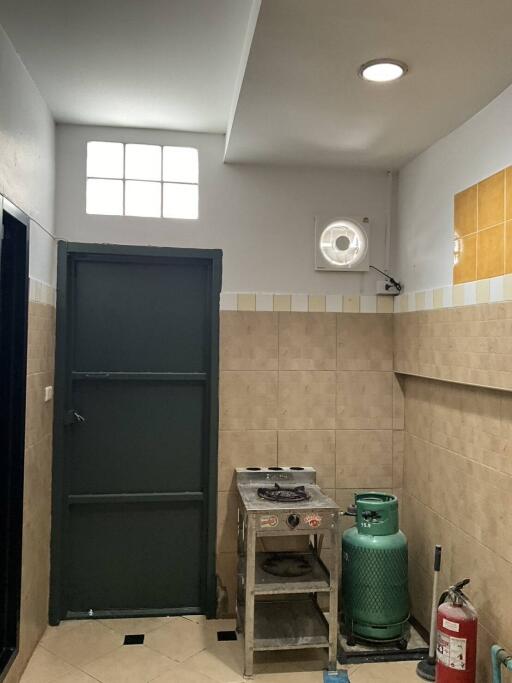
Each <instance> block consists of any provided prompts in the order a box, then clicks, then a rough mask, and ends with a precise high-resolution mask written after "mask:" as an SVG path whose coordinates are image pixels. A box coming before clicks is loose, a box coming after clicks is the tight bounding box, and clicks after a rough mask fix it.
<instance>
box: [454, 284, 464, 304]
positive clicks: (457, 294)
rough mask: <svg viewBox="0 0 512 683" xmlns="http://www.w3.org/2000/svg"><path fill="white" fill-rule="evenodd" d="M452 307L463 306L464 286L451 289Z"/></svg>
mask: <svg viewBox="0 0 512 683" xmlns="http://www.w3.org/2000/svg"><path fill="white" fill-rule="evenodd" d="M453 305H454V306H464V285H456V286H455V287H454V288H453Z"/></svg>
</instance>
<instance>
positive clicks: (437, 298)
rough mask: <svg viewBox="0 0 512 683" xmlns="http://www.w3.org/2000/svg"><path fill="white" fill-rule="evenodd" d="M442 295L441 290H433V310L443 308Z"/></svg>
mask: <svg viewBox="0 0 512 683" xmlns="http://www.w3.org/2000/svg"><path fill="white" fill-rule="evenodd" d="M443 303H444V294H443V288H442V287H440V288H439V289H434V308H443Z"/></svg>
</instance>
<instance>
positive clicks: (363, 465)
mask: <svg viewBox="0 0 512 683" xmlns="http://www.w3.org/2000/svg"><path fill="white" fill-rule="evenodd" d="M392 438H393V433H392V431H391V430H364V429H361V430H343V431H337V432H336V488H337V489H355V488H357V489H359V488H366V489H372V488H373V489H380V488H382V487H385V488H391V486H392V485H393V442H392Z"/></svg>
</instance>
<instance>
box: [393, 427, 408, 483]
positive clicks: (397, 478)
mask: <svg viewBox="0 0 512 683" xmlns="http://www.w3.org/2000/svg"><path fill="white" fill-rule="evenodd" d="M404 446H405V435H404V432H401V431H397V430H394V431H393V488H398V489H401V488H402V486H403V480H404Z"/></svg>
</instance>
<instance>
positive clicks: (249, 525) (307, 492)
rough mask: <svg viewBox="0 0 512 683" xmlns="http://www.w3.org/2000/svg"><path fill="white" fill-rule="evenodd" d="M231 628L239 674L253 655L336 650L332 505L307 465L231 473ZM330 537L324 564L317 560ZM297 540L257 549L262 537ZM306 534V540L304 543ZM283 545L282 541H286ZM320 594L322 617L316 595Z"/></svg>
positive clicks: (247, 671) (336, 537)
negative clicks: (234, 522)
mask: <svg viewBox="0 0 512 683" xmlns="http://www.w3.org/2000/svg"><path fill="white" fill-rule="evenodd" d="M236 481H237V489H238V556H239V561H238V588H237V629H238V630H239V631H240V632H242V633H243V634H244V647H245V652H244V654H245V667H244V675H245V676H252V674H253V664H254V653H255V652H260V651H265V650H266V651H268V650H299V649H303V648H328V651H329V661H328V668H329V670H331V671H335V670H336V656H337V647H338V582H339V562H340V530H339V508H338V506H337V505H336V503H335V502H334V501H333V500H331V499H330V498H329V497H328V496H326V495H325V494H324V493H323V492H322V490H321V489H320V488H319V487H318V486H317V485H316V472H315V470H314V469H313V468H311V467H305V468H302V467H286V468H284V467H282V468H281V467H269V468H267V469H263V468H238V469H237V470H236ZM326 535H327V536H328V537H330V550H331V552H330V556H331V560H330V562H329V567H327V566H326V565H325V564H324V562H323V561H322V560H321V559H320V551H321V546H322V541H323V538H324V536H326ZM283 536H284V537H293V536H295V537H302V539H305V541H306V542H305V546H306V548H305V551H304V552H302V551H288V552H279V553H273V552H265V550H264V549H262V547H261V546H262V545H263V544H264V542H265V539H266V538H267V539H268V538H269V537H283ZM307 537H309V540H308V538H307ZM287 540H288V539H287ZM322 594H325V595H326V596H328V603H329V613H328V617H326V616H324V613H323V612H322V609H321V607H320V605H319V603H318V599H319V596H320V595H322Z"/></svg>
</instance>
